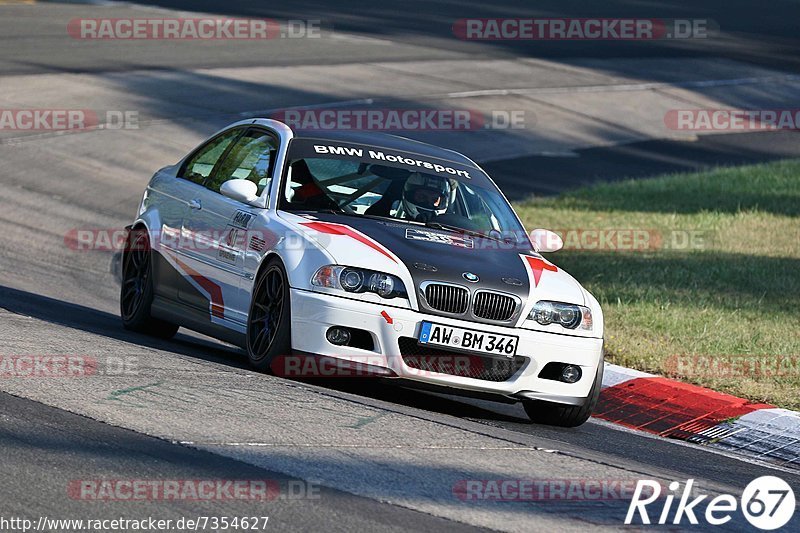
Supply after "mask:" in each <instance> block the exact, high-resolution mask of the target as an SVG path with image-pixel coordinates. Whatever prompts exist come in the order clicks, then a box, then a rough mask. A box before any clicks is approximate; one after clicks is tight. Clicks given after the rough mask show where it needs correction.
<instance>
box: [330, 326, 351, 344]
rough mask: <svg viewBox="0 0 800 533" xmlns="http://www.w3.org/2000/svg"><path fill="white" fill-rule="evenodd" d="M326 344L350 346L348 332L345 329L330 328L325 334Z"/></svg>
mask: <svg viewBox="0 0 800 533" xmlns="http://www.w3.org/2000/svg"><path fill="white" fill-rule="evenodd" d="M325 337H326V338H327V339H328V342H329V343H331V344H335V345H336V346H345V345H347V344H350V331H348V330H347V328H340V327H336V326H334V327H332V328H330V329H329V330H328V332H327V333H326V334H325Z"/></svg>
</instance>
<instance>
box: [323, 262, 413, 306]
mask: <svg viewBox="0 0 800 533" xmlns="http://www.w3.org/2000/svg"><path fill="white" fill-rule="evenodd" d="M311 285H313V286H315V287H327V288H329V289H340V290H343V291H345V292H354V293H362V292H374V293H375V294H377V295H379V296H381V297H382V298H387V299H390V298H408V294H407V293H406V287H405V285H403V282H402V281H401V280H400V278H398V277H397V276H393V275H391V274H384V273H383V272H375V271H374V270H366V269H363V268H354V267H344V266H338V265H326V266H324V267H322V268H320V269H319V270H317V271H316V272H315V273H314V276H313V277H312V278H311Z"/></svg>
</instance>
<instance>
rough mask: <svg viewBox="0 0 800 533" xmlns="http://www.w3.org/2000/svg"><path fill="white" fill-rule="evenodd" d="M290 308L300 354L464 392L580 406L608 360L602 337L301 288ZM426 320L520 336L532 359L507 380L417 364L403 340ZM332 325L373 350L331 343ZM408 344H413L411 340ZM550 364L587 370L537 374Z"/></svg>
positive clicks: (525, 352) (521, 346)
mask: <svg viewBox="0 0 800 533" xmlns="http://www.w3.org/2000/svg"><path fill="white" fill-rule="evenodd" d="M291 310H292V350H293V351H295V352H300V353H307V354H315V355H323V356H330V357H334V358H337V359H344V360H349V361H354V362H357V363H364V362H367V363H368V364H369V365H371V366H373V367H381V368H386V369H390V370H391V371H392V372H393V373H394V375H395V376H396V377H400V378H404V379H405V380H410V381H416V382H424V383H426V384H430V385H436V386H444V387H449V388H453V389H458V390H460V391H473V392H476V393H489V394H498V395H502V396H509V397H513V398H516V399H522V398H529V399H542V400H547V401H552V402H556V403H563V404H571V405H580V404H582V403H583V402H584V400H585V399H586V398H587V397H588V395H589V391H590V389H591V388H592V383H593V382H594V378H595V375H596V372H597V368H598V366H599V365H600V364H602V361H603V339H598V338H591V337H575V336H569V335H558V334H553V333H543V332H538V331H531V330H527V329H521V328H510V327H503V326H494V325H489V324H481V323H476V322H468V321H464V320H458V319H452V318H447V317H442V316H437V315H429V314H425V313H420V312H418V311H413V310H411V309H401V308H396V307H388V306H384V305H381V304H379V303H373V302H365V301H359V300H353V299H350V298H345V297H339V296H333V295H329V294H321V293H317V292H311V291H306V290H300V289H292V290H291ZM383 312H385V316H384V314H382V313H383ZM387 317H388V319H387ZM423 320H425V321H429V322H434V323H437V324H444V325H448V326H454V327H461V328H467V329H473V330H479V331H481V332H486V333H497V334H504V335H515V336H518V337H519V344H518V347H517V355H518V356H522V357H525V358H526V359H527V361H526V362H525V364H524V366H522V367H521V368H520V369H519V370H518V371H517V372H516V373H514V374H513V375H512V376H511V377H510V378H509V379H507V380H505V381H488V380H485V379H476V378H472V377H465V376H464V375H452V374H445V373H438V372H432V371H430V370H420V369H417V368H412V367H410V366H408V365H407V364H406V363H405V362H404V361H403V357H402V354H401V348H400V340H401V338H414V339H416V338H417V337H418V335H419V329H420V325H421V323H422V321H423ZM390 321H391V323H390ZM331 326H343V327H350V328H357V329H362V330H366V331H368V332H370V334H371V335H372V337H373V341H374V349H373V350H363V349H358V348H353V347H348V346H336V345H333V344H331V343H330V342H328V340H327V338H326V336H325V334H326V332H327V330H328V329H329V328H330V327H331ZM403 342H404V344H405V345H406V346H408V344H409V341H408V339H406V340H405V341H403ZM550 362H557V363H566V364H572V365H578V366H580V367H581V369H582V371H583V372H582V377H581V379H580V380H579V381H578V382H576V383H571V384H569V383H563V382H560V381H555V380H552V379H543V378H540V377H538V376H539V373H540V372H541V370H542V368H544V366H545V365H546V364H547V363H550Z"/></svg>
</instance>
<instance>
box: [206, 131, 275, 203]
mask: <svg viewBox="0 0 800 533" xmlns="http://www.w3.org/2000/svg"><path fill="white" fill-rule="evenodd" d="M277 148H278V143H277V140H276V139H275V137H274V136H272V135H271V134H269V133H266V132H264V131H259V130H248V131H247V133H245V134H244V135H242V137H241V138H239V139H238V140H237V141H236V144H234V145H233V148H231V150H230V151H229V152H228V155H227V156H226V157H225V160H224V161H222V164H221V165H220V166H219V168H218V169H217V170H216V171H215V172H214V175H213V176H212V177H211V178H210V179H209V180H208V181H207V182H206V187H208V188H209V189H211V190H212V191H216V192H219V188H220V187H221V186H222V184H223V183H225V182H226V181H228V180H236V179H240V180H250V181H252V182H253V183H255V184H256V185H258V195H259V196H260V195H261V193H262V192H263V191H264V189H267V188H268V187H269V184H270V180H271V175H270V172H271V171H272V164H271V163H272V160H273V159H274V157H275V151H276V150H277Z"/></svg>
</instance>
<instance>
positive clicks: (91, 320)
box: [0, 285, 526, 422]
mask: <svg viewBox="0 0 800 533" xmlns="http://www.w3.org/2000/svg"><path fill="white" fill-rule="evenodd" d="M0 308H2V309H5V310H7V311H9V312H12V313H15V314H20V315H24V316H30V317H33V318H35V319H38V320H43V321H45V322H49V323H51V324H57V325H59V326H65V327H68V328H72V329H77V330H81V331H85V332H87V333H92V334H94V335H102V336H104V337H108V338H111V339H115V340H118V341H122V342H129V343H132V344H136V345H139V346H146V347H148V348H154V349H157V350H161V351H165V352H171V353H175V354H178V355H184V356H188V357H193V358H197V359H201V360H203V361H209V362H213V363H216V364H221V365H226V366H229V367H232V368H236V369H239V370H250V371H252V372H253V373H256V371H255V370H252V369H251V367H250V365H249V363H248V361H247V358H246V356H245V354H244V352H242V350H240V349H239V348H236V347H234V346H231V345H227V344H223V343H221V342H219V341H216V340H213V339H206V338H203V337H201V336H198V335H197V334H194V333H183V332H184V331H186V330H181V331H180V332H179V333H178V335H176V336H175V337H174V338H173V339H171V340H163V339H157V338H154V337H150V336H148V335H144V334H140V333H135V332H132V331H128V330H126V329H124V328H123V327H122V324H121V322H120V319H119V317H118V316H116V315H113V314H111V313H107V312H104V311H99V310H97V309H92V308H90V307H85V306H82V305H79V304H73V303H69V302H63V301H61V300H56V299H54V298H49V297H47V296H42V295H38V294H34V293H30V292H27V291H22V290H19V289H14V288H11V287H7V286H2V285H0ZM283 379H289V378H283ZM292 381H295V380H292ZM297 381H298V382H302V383H307V384H309V385H314V386H319V387H325V388H328V389H331V390H336V391H340V392H344V393H348V394H355V395H358V396H364V397H367V398H372V399H376V400H381V401H385V402H390V403H396V404H400V405H405V406H407V407H415V408H419V409H423V410H428V411H433V412H437V413H440V414H447V415H452V416H456V417H459V418H473V419H482V420H494V421H509V422H526V419H520V418H517V417H513V416H508V415H504V414H502V413H499V412H497V411H494V410H491V409H486V408H482V407H478V406H475V405H471V404H469V403H463V402H459V401H457V400H454V399H451V398H449V397H444V396H441V395H438V394H437V395H434V394H430V393H427V392H425V391H419V390H414V389H409V388H407V387H405V386H399V385H398V384H395V383H392V381H391V380H387V379H379V378H366V377H365V378H359V379H357V378H333V379H322V378H317V379H313V380H308V379H306V380H297ZM387 385H388V386H387Z"/></svg>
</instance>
